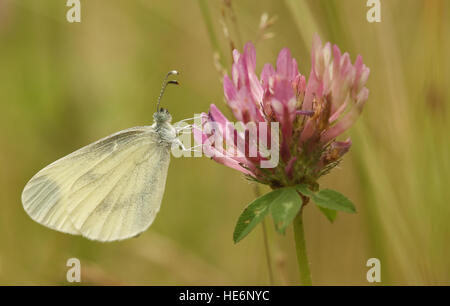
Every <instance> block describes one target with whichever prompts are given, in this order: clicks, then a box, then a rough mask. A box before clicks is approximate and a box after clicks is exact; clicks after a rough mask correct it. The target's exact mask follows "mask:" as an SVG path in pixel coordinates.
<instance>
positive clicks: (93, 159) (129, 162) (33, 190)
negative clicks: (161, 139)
mask: <svg viewBox="0 0 450 306" xmlns="http://www.w3.org/2000/svg"><path fill="white" fill-rule="evenodd" d="M169 149H170V148H167V147H165V146H161V145H159V143H158V134H157V133H156V132H155V131H154V129H153V127H151V126H145V127H136V128H131V129H127V130H123V131H120V132H118V133H116V134H113V135H111V136H108V137H106V138H103V139H101V140H99V141H97V142H95V143H93V144H90V145H88V146H86V147H83V148H81V149H79V150H78V151H75V152H73V153H72V154H70V155H67V156H66V157H63V158H61V159H59V160H57V161H56V162H54V163H52V164H50V165H49V166H47V167H45V168H44V169H42V170H41V171H39V172H38V173H37V174H36V175H35V176H34V177H33V178H32V179H31V180H30V181H29V182H28V183H27V185H26V186H25V188H24V191H23V193H22V203H23V206H24V209H25V211H26V212H27V213H28V214H29V215H30V217H31V218H32V219H33V220H35V221H37V222H39V223H41V224H43V225H45V226H47V227H50V228H52V229H55V230H58V231H61V232H65V233H70V234H78V235H82V236H84V237H87V238H89V239H93V240H99V241H114V240H121V239H126V238H129V237H133V236H136V235H138V234H139V233H141V232H143V231H145V230H146V229H147V228H148V227H149V226H150V225H151V224H152V222H153V220H154V219H155V216H156V214H157V213H158V211H159V208H160V205H161V200H162V196H163V193H164V188H165V182H166V177H167V170H168V166H169V161H170V151H169Z"/></svg>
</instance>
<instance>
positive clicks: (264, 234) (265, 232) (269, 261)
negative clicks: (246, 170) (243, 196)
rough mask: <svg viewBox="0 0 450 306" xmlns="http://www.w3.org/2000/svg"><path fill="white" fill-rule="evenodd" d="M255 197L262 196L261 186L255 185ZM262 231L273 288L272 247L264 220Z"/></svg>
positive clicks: (270, 281)
mask: <svg viewBox="0 0 450 306" xmlns="http://www.w3.org/2000/svg"><path fill="white" fill-rule="evenodd" d="M254 190H255V195H256V197H257V198H259V197H260V196H261V192H260V190H259V185H258V184H255V189H254ZM261 223H262V224H261V226H262V231H263V240H264V250H265V255H266V261H267V270H268V271H269V284H270V285H271V286H273V285H274V284H275V283H274V280H273V269H272V258H271V256H270V247H269V238H268V235H267V226H266V220H265V219H263V220H262V222H261Z"/></svg>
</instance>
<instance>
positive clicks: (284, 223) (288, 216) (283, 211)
mask: <svg viewBox="0 0 450 306" xmlns="http://www.w3.org/2000/svg"><path fill="white" fill-rule="evenodd" d="M276 191H279V194H278V196H277V198H276V199H274V200H273V203H272V205H271V206H270V212H271V213H272V217H273V221H274V223H275V229H276V230H277V231H278V232H279V233H281V234H284V233H285V231H286V228H287V227H288V226H289V224H291V222H292V220H294V218H295V216H296V215H297V214H298V212H299V211H300V208H301V207H302V198H301V197H300V196H299V194H298V193H297V190H295V188H292V187H288V188H282V189H278V190H276Z"/></svg>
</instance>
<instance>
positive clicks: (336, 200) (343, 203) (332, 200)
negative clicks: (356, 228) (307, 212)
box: [312, 189, 356, 213]
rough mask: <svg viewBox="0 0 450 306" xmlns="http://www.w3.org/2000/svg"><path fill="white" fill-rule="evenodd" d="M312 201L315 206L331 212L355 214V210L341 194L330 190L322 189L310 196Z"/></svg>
mask: <svg viewBox="0 0 450 306" xmlns="http://www.w3.org/2000/svg"><path fill="white" fill-rule="evenodd" d="M312 200H313V201H314V202H315V203H316V204H317V206H319V207H322V208H327V209H332V210H338V211H344V212H348V213H355V212H356V208H355V206H354V205H353V203H352V202H351V201H350V200H349V199H347V198H346V197H345V196H344V195H343V194H341V193H339V192H337V191H335V190H331V189H323V190H321V191H319V192H318V193H316V194H314V195H313V196H312Z"/></svg>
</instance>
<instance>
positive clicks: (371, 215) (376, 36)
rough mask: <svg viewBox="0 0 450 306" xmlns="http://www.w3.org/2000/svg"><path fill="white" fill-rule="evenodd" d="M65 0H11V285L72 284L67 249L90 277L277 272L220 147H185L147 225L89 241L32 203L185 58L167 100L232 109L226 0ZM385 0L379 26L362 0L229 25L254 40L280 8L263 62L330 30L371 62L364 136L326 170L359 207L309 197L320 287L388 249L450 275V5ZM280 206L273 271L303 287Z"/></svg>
mask: <svg viewBox="0 0 450 306" xmlns="http://www.w3.org/2000/svg"><path fill="white" fill-rule="evenodd" d="M65 3H66V1H51V0H46V1H33V0H16V1H13V0H0V103H1V111H0V129H1V131H2V132H1V135H0V148H1V150H0V165H1V167H2V169H1V171H0V284H21V285H31V284H33V285H55V284H68V283H67V282H66V272H67V269H68V268H67V267H66V261H67V259H69V258H71V257H76V258H79V259H80V260H81V265H82V269H83V272H82V281H83V283H85V284H86V283H87V284H125V285H128V284H139V285H144V284H145V285H266V284H268V273H267V267H266V259H265V256H264V246H263V240H262V231H261V228H260V227H258V228H257V229H256V230H255V231H254V232H252V233H251V234H250V235H249V237H248V238H247V239H245V240H243V241H242V242H241V243H239V244H237V245H234V244H233V242H232V232H233V228H234V225H235V222H236V220H237V218H238V216H239V214H240V213H241V211H242V209H243V208H244V206H245V205H246V204H247V203H249V202H250V201H251V200H252V199H254V197H255V195H254V190H253V189H254V188H253V186H252V185H251V184H250V183H249V182H247V181H246V180H244V178H243V177H242V176H241V175H240V174H239V173H238V172H236V171H233V170H231V169H228V168H225V167H223V166H221V165H218V164H216V163H214V162H212V161H210V160H208V159H206V158H179V159H176V158H174V159H173V160H172V163H171V166H170V169H169V175H168V180H167V185H166V192H165V196H164V199H163V203H162V209H161V211H160V213H159V215H158V217H157V218H156V221H155V223H154V224H153V225H152V226H151V228H150V229H149V230H148V231H147V232H145V233H143V234H142V235H141V236H140V237H138V238H135V239H130V240H126V241H123V242H116V243H97V242H91V241H88V240H87V239H84V238H80V237H75V236H70V235H66V234H62V233H58V232H55V231H52V230H50V229H47V228H45V227H43V226H41V225H39V224H37V223H35V222H34V221H32V220H31V219H30V218H29V217H28V216H27V215H26V213H25V212H24V211H23V209H22V204H21V201H20V195H21V192H22V189H23V187H24V185H25V183H26V182H27V181H28V179H29V178H31V176H32V175H34V174H35V173H36V172H37V171H38V170H40V169H41V168H42V167H44V166H46V165H47V164H49V163H50V162H53V161H54V160H56V159H58V158H60V157H62V156H64V155H66V154H68V153H70V152H72V151H74V150H76V149H78V148H80V147H81V146H84V145H86V144H88V143H90V142H93V141H95V140H97V139H99V138H101V137H104V136H106V135H109V134H111V133H113V132H116V131H118V130H121V129H125V128H127V127H131V126H137V125H143V124H150V123H151V121H152V114H153V112H154V110H155V100H156V97H157V96H158V94H159V90H160V85H161V81H162V78H163V76H164V75H165V73H166V72H167V71H169V70H171V69H177V70H179V71H180V72H181V75H180V76H179V78H178V79H179V81H180V82H181V84H182V86H180V87H178V88H175V87H172V88H169V90H167V92H166V95H165V97H164V99H163V102H162V104H163V106H164V107H167V108H168V109H169V110H170V112H171V113H172V115H173V117H174V120H175V121H178V120H181V119H183V118H188V117H192V116H193V114H194V113H199V112H202V111H206V110H207V108H208V106H209V104H210V103H216V104H217V105H219V107H220V108H221V109H222V110H226V106H225V104H224V103H223V101H224V98H223V91H222V87H221V80H220V77H219V73H218V72H217V70H216V68H215V65H214V60H213V51H214V48H217V47H219V48H220V52H221V53H222V54H223V57H222V59H221V60H222V61H223V63H224V65H225V67H227V68H229V67H230V47H229V44H228V40H227V38H226V37H225V35H224V32H223V21H222V19H223V17H222V16H223V14H225V16H226V17H227V19H225V21H226V20H228V21H230V20H231V19H232V18H230V16H231V17H232V15H231V13H230V12H231V11H229V10H228V8H227V7H226V5H225V4H224V3H225V2H223V1H219V0H217V1H207V2H205V1H203V2H197V1H193V0H190V1H164V2H163V1H150V0H140V1H125V0H120V1H106V0H95V1H83V0H82V1H81V5H82V6H81V23H68V22H67V21H66V17H65V16H66V12H67V10H68V8H67V7H66V6H65ZM200 3H203V4H207V7H205V6H203V8H204V9H207V11H205V10H204V11H203V12H204V13H205V14H202V10H201V9H200V5H199V4H200ZM381 4H382V12H381V13H382V15H381V16H382V22H381V23H368V22H367V20H366V12H367V10H368V8H367V7H366V1H363V0H340V1H337V0H328V1H327V0H321V1H304V0H298V1H295V0H286V1H267V0H264V1H263V0H242V1H234V2H232V7H233V11H232V12H234V17H235V18H236V23H235V24H234V23H231V27H229V29H230V34H231V35H232V37H234V41H235V43H236V46H237V47H240V46H241V45H242V43H244V42H245V41H248V40H253V41H254V40H256V39H257V37H258V35H259V34H258V24H259V20H260V17H261V15H262V14H263V13H264V12H267V13H268V14H269V15H270V16H275V15H276V16H278V19H277V21H276V22H275V24H274V25H273V26H272V27H271V28H270V32H272V33H274V34H275V36H274V37H273V38H272V39H267V40H261V39H260V40H259V41H258V42H257V45H256V47H257V69H258V71H260V69H261V67H262V66H263V64H264V63H265V62H272V63H274V62H275V59H276V55H277V53H278V52H279V50H280V49H281V48H283V47H289V48H290V49H291V51H292V53H293V55H294V57H295V58H296V59H297V60H298V62H299V66H300V69H301V72H302V73H303V74H305V75H308V74H309V69H310V55H309V53H310V46H311V41H312V36H313V34H314V33H316V32H317V33H319V34H320V36H321V38H322V40H323V41H331V42H333V43H337V44H338V45H339V47H340V48H341V50H343V51H348V52H349V53H350V55H351V57H352V60H354V59H355V58H356V55H357V54H361V55H362V56H363V59H364V62H365V63H366V65H367V66H368V67H370V68H371V75H370V78H369V82H368V85H367V87H368V88H369V89H370V97H369V100H368V102H367V104H366V107H365V109H364V112H363V114H362V116H361V118H360V119H359V121H358V123H357V124H356V125H355V126H354V127H353V128H352V129H351V131H350V135H351V137H352V139H353V143H354V144H353V147H352V149H351V151H350V153H349V154H348V155H346V157H345V158H344V162H343V163H342V164H341V166H340V168H339V169H337V170H335V171H333V172H332V173H331V174H330V175H328V176H326V177H325V178H323V179H322V180H321V182H320V183H321V186H323V187H330V188H335V189H337V190H339V191H341V192H342V193H344V194H346V195H347V196H348V197H349V198H351V199H352V200H353V201H354V202H355V203H356V206H357V209H358V214H356V215H346V214H340V215H339V216H338V219H337V220H336V222H335V224H330V223H329V222H328V221H327V220H326V219H325V218H324V217H323V216H322V215H321V214H320V213H319V212H318V210H317V209H313V207H307V209H306V210H305V215H306V216H305V219H306V220H305V223H306V224H305V231H306V238H307V245H308V248H309V249H308V251H309V257H310V261H311V270H312V274H313V282H314V284H320V285H365V284H368V283H367V281H366V272H367V270H368V269H369V268H367V267H366V262H367V260H368V259H369V258H372V257H376V258H379V259H380V260H381V271H382V273H381V278H382V284H393V285H406V284H412V285H420V284H441V285H443V284H447V285H448V284H450V243H449V242H450V241H449V240H450V222H449V221H450V188H449V187H450V186H449V183H450V161H449V160H450V159H449V157H450V137H449V135H448V133H449V131H450V123H449V120H448V119H449V118H450V117H449V115H450V108H449V97H450V87H449V80H450V78H449V74H450V61H449V58H448V54H450V39H449V37H450V16H449V15H450V3H449V2H448V1H445V0H427V1H425V0H423V1H421V0H389V1H383V0H382V1H381ZM205 16H206V18H205ZM208 20H210V21H211V24H210V26H209V27H206V26H205V24H208ZM205 21H206V22H205ZM234 25H235V26H234ZM208 29H209V30H211V31H212V33H210V34H208ZM211 38H212V39H211ZM226 111H228V110H226ZM228 114H229V112H228ZM263 191H266V189H263ZM268 221H270V222H268V224H269V225H270V226H269V238H270V243H271V253H272V257H273V262H274V274H275V283H276V284H278V285H284V284H298V275H297V265H296V260H295V249H294V244H293V237H292V236H293V235H292V229H289V231H288V232H287V234H286V236H280V235H278V234H276V233H275V232H274V231H273V228H272V227H273V226H272V221H271V220H268Z"/></svg>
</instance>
